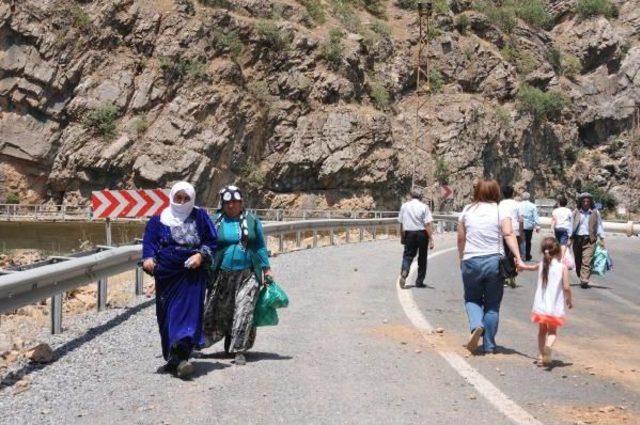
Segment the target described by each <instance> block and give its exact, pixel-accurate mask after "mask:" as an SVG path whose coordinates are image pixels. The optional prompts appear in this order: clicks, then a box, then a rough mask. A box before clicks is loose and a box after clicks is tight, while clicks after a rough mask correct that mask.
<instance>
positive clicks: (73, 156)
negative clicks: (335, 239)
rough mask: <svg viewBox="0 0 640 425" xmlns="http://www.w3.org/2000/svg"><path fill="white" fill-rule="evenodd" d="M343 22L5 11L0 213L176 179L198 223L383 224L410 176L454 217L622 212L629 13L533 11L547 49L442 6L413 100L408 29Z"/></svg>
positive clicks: (632, 99)
mask: <svg viewBox="0 0 640 425" xmlns="http://www.w3.org/2000/svg"><path fill="white" fill-rule="evenodd" d="M311 3H315V2H311ZM343 3H344V2H343ZM346 3H349V2H346ZM352 3H353V4H352V5H350V6H349V8H348V9H339V8H338V6H336V4H337V3H336V2H333V1H330V0H327V1H319V2H317V4H318V5H319V6H318V7H316V8H310V7H309V2H307V1H300V2H295V1H293V0H273V1H271V0H242V1H240V0H229V1H221V0H219V1H208V0H207V1H195V0H194V1H192V0H94V1H82V2H80V1H73V0H47V1H35V0H22V1H9V0H3V1H2V3H1V5H0V108H1V109H0V176H1V177H2V179H0V180H3V181H2V185H3V186H4V187H3V190H1V191H0V198H1V197H3V196H7V194H8V193H10V192H16V193H18V194H19V195H20V196H21V198H22V199H21V200H22V201H23V202H42V201H51V202H83V200H86V199H87V197H88V196H89V194H90V191H91V190H96V189H101V188H105V187H107V188H120V187H157V186H167V185H169V184H171V183H172V182H173V181H175V180H178V179H187V180H190V181H192V182H194V183H195V184H196V186H197V188H198V191H199V193H200V194H201V199H202V200H203V202H204V203H207V204H212V203H214V200H215V194H216V193H217V190H218V189H219V188H220V186H221V185H223V184H226V183H230V182H234V181H235V182H239V183H240V184H242V185H243V186H245V187H247V188H248V189H249V192H251V195H252V198H253V199H252V202H253V203H254V204H256V205H259V206H277V207H287V206H300V207H307V208H310V207H345V208H347V207H349V208H355V207H359V206H360V207H365V208H380V209H382V208H396V207H397V206H398V204H399V202H400V199H401V197H402V196H403V195H405V194H406V192H407V190H408V188H409V186H410V184H411V178H412V175H413V174H414V172H415V176H416V178H417V180H418V183H419V184H421V185H423V186H425V187H427V189H428V192H429V194H430V195H431V196H432V197H433V198H434V200H436V203H438V201H439V200H438V199H437V198H438V193H439V190H438V187H439V182H438V181H441V182H442V181H444V180H448V182H449V183H450V185H451V186H452V187H453V188H454V190H455V199H454V202H453V204H451V205H449V206H451V207H459V206H460V205H462V204H463V203H464V202H465V201H466V200H468V197H469V195H470V193H471V187H472V184H473V182H474V180H475V179H477V178H479V177H482V176H493V177H496V178H498V179H499V180H501V181H502V182H512V183H513V184H514V185H515V186H516V187H517V188H518V189H527V190H530V191H533V192H534V193H535V194H536V195H537V196H538V197H549V196H554V195H556V194H559V193H565V194H567V195H569V196H572V195H574V194H575V192H576V191H578V190H580V189H581V188H583V187H584V186H586V185H595V186H596V187H599V188H601V189H602V190H603V191H608V192H610V193H612V194H613V195H614V196H615V197H617V198H618V199H619V200H620V201H621V202H622V203H624V204H625V205H627V207H628V208H631V209H633V208H636V209H637V208H638V199H639V196H638V195H640V178H639V177H640V176H639V174H640V167H639V165H640V156H639V155H640V152H639V151H640V147H639V146H640V135H639V132H640V130H637V128H636V127H637V125H638V116H639V112H638V111H639V106H640V73H639V70H640V43H639V42H638V36H639V35H640V18H639V16H638V12H637V11H638V10H640V2H639V1H635V0H634V1H627V2H619V3H620V4H619V6H620V7H619V14H618V17H616V18H614V17H610V18H606V17H604V16H595V17H589V18H585V17H581V16H578V15H577V14H576V13H575V12H574V10H575V3H576V2H566V1H550V2H548V3H547V4H546V6H547V11H548V13H549V14H550V16H551V18H552V23H551V25H549V26H548V27H546V28H547V29H542V28H539V27H537V26H535V25H532V24H528V23H527V22H525V21H523V20H522V19H516V20H515V23H514V25H513V27H509V28H505V27H504V25H502V26H501V25H500V22H496V21H495V19H491V17H490V14H488V13H487V12H486V11H484V10H482V9H481V8H478V7H475V6H474V3H472V2H469V1H452V2H449V3H448V4H447V2H444V4H445V6H446V7H444V8H443V7H439V8H436V11H435V13H434V16H433V17H432V19H431V25H432V28H431V30H430V33H429V36H430V37H429V38H430V40H429V44H428V47H427V49H426V50H425V56H424V62H423V64H422V66H424V67H426V66H427V63H426V62H427V61H428V66H429V69H430V71H429V77H430V85H431V91H430V92H429V93H428V94H425V95H417V94H416V92H415V84H416V83H415V79H416V78H415V77H416V75H415V68H416V67H415V57H416V48H417V47H416V45H417V40H418V27H417V24H416V13H415V12H414V11H410V10H403V9H400V8H399V7H398V5H397V4H396V3H395V2H393V1H383V0H380V1H379V2H378V3H379V4H381V5H382V7H383V10H382V13H380V12H376V13H377V14H378V15H379V17H375V16H373V15H372V14H371V13H370V12H369V11H367V10H366V8H365V7H364V6H362V5H360V3H358V2H352ZM365 3H366V2H365ZM365 3H363V4H365ZM404 3H407V2H404ZM366 4H368V3H366ZM305 5H306V6H307V7H306V8H305ZM318 8H319V9H318ZM322 9H324V18H321V16H320V15H319V13H320V12H318V10H320V11H322ZM369 10H371V9H369ZM572 64H573V66H570V65H572ZM524 85H527V86H531V87H535V88H537V89H539V90H541V91H543V92H551V93H562V97H563V99H566V101H565V103H564V106H563V107H562V108H561V112H557V113H553V114H550V115H546V116H540V115H536V114H535V113H534V112H532V110H531V108H529V109H528V108H527V107H526V105H524V106H523V105H522V102H523V101H522V99H521V98H520V97H519V96H518V93H519V92H520V89H521V88H522V87H523V86H524ZM419 103H424V106H423V107H422V108H421V109H420V111H419V113H418V117H419V125H418V133H417V134H418V139H419V141H418V143H417V144H416V143H415V136H416V131H415V127H416V105H418V104H419ZM1 200H2V199H0V201H1Z"/></svg>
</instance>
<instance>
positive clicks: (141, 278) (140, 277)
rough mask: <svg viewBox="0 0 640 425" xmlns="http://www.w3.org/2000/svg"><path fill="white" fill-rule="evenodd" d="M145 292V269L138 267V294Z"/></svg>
mask: <svg viewBox="0 0 640 425" xmlns="http://www.w3.org/2000/svg"><path fill="white" fill-rule="evenodd" d="M143 293H144V271H143V270H142V267H136V295H142V294H143Z"/></svg>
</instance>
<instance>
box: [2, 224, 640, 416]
mask: <svg viewBox="0 0 640 425" xmlns="http://www.w3.org/2000/svg"><path fill="white" fill-rule="evenodd" d="M452 246H453V237H452V236H451V235H449V236H446V237H443V238H440V239H439V240H438V241H437V246H436V252H437V251H440V250H443V249H447V248H450V247H452ZM609 248H610V249H611V251H612V253H613V258H614V261H615V266H616V269H615V271H614V272H613V273H611V274H609V275H607V276H605V278H604V279H598V280H594V283H596V284H597V285H598V286H601V287H596V288H593V289H589V290H582V289H580V288H578V287H575V288H574V292H575V295H574V300H575V301H574V304H575V309H574V310H573V311H571V312H570V314H571V315H570V317H569V321H568V324H567V326H566V329H563V330H562V332H561V334H560V337H559V340H558V343H557V350H555V351H556V353H555V354H556V358H557V361H556V362H555V363H554V365H553V367H552V368H549V369H542V368H538V367H537V366H535V365H533V363H532V362H533V359H534V358H535V355H536V328H535V326H534V325H533V324H531V323H530V322H529V312H530V309H531V302H532V299H533V291H534V278H535V276H534V274H533V273H530V274H527V275H525V276H522V277H521V278H520V279H519V281H520V283H521V286H519V287H518V288H516V289H509V288H506V289H505V299H504V303H503V309H502V312H501V317H502V321H501V325H500V333H499V335H498V343H499V344H500V345H502V346H503V347H504V349H503V350H502V351H503V353H502V354H498V355H492V356H473V357H470V356H468V355H467V353H465V351H464V350H463V348H462V344H463V343H464V342H465V339H466V337H467V325H466V317H465V313H464V310H463V305H462V285H461V279H460V273H459V268H458V262H457V257H456V253H455V252H454V251H448V252H445V253H441V254H438V255H436V256H434V257H433V258H431V259H430V261H429V270H428V275H427V283H428V284H429V285H431V286H433V288H431V289H416V288H409V289H407V290H404V291H401V290H399V289H398V288H397V286H396V279H397V274H398V271H399V270H398V269H399V262H400V255H401V252H402V247H401V246H400V244H399V242H398V241H397V240H390V241H378V242H368V243H362V244H353V245H348V246H337V247H328V248H321V249H316V250H306V251H299V252H295V253H289V254H286V255H282V256H279V257H277V258H275V259H274V260H273V263H274V269H275V272H276V278H277V280H278V281H279V282H280V283H281V285H282V286H283V287H284V288H285V290H286V291H287V292H288V294H289V296H290V298H291V305H290V307H289V308H288V309H286V310H281V313H280V317H281V323H280V325H279V326H277V327H273V328H262V329H260V330H259V333H258V339H257V342H256V346H255V348H254V350H255V351H254V352H252V353H250V354H249V355H248V356H247V361H248V363H247V365H246V366H235V365H233V364H232V363H231V361H230V359H226V358H224V356H222V355H221V354H220V353H219V351H221V350H222V347H220V346H214V347H212V348H210V349H209V350H207V351H205V356H204V357H203V358H199V359H196V360H195V361H194V362H195V364H196V367H197V376H196V377H195V378H194V379H193V380H191V381H188V382H183V381H180V380H178V379H176V378H172V377H171V376H168V375H164V374H159V373H157V372H156V370H157V368H158V367H159V366H161V365H162V364H163V361H162V358H161V356H160V343H159V337H158V333H157V328H156V324H155V316H154V308H153V307H152V306H151V305H150V304H149V303H147V304H141V305H139V306H138V307H136V308H133V309H131V310H130V311H129V312H127V313H125V317H124V318H121V319H113V317H112V316H106V315H103V314H101V315H93V320H94V321H95V322H96V323H95V324H96V326H97V327H98V328H99V329H100V331H99V332H97V333H96V332H93V334H91V333H90V334H91V337H83V336H80V337H78V338H76V339H75V340H72V341H62V340H54V341H55V344H56V345H54V348H57V349H58V353H59V354H61V356H60V358H59V359H58V361H56V362H54V363H52V364H49V365H47V366H46V367H43V368H42V369H38V370H29V374H28V378H29V380H30V386H29V389H28V390H27V391H24V392H22V393H19V394H17V391H16V389H15V388H13V387H8V388H6V389H4V390H3V391H2V392H0V412H2V415H1V417H0V423H2V424H25V423H33V424H39V423H55V424H58V423H73V424H76V423H78V424H83V423H87V424H88V423H90V424H113V423H127V424H128V423H132V424H133V423H135V424H158V423H170V424H175V423H189V424H235V423H238V424H239V423H242V424H278V423H287V424H291V423H305V424H369V423H376V424H380V423H382V424H392V423H393V424H396V423H397V424H426V423H428V424H447V425H455V424H465V425H467V424H469V423H473V424H492V425H495V424H510V423H518V424H520V423H545V424H575V423H580V422H581V421H582V422H583V423H602V424H605V423H606V424H618V423H620V424H638V423H640V416H639V413H638V412H640V401H639V400H640V384H639V383H640V344H639V343H638V340H637V338H638V335H640V324H639V323H638V320H637V319H638V317H639V313H640V291H639V290H638V283H637V282H638V279H637V277H634V274H635V273H636V270H637V266H636V263H637V262H638V259H640V256H639V255H638V254H639V253H640V241H638V240H637V239H633V240H631V239H626V238H612V239H611V240H610V241H609ZM606 294H609V295H606ZM407 303H410V304H411V305H413V306H414V307H416V306H417V308H414V310H411V308H409V309H408V307H407ZM408 311H409V316H408V315H407V312H408ZM412 315H413V316H412ZM410 316H412V317H410ZM417 316H419V318H418V319H419V320H418V322H420V320H423V321H424V322H425V323H426V322H428V323H429V324H431V325H433V327H434V328H438V327H440V328H442V329H440V330H441V331H442V332H441V333H437V332H434V333H429V332H428V331H425V329H424V328H421V329H417V328H416V327H415V325H416V320H417V319H416V317H417ZM114 320H117V322H118V325H117V326H113V324H114V323H113V321H114ZM420 323H421V322H420ZM447 356H448V357H447ZM451 356H453V357H451ZM452 358H453V359H456V360H451V359H452ZM452 362H453V363H452ZM452 365H455V367H454V366H452ZM505 403H506V404H509V406H511V407H509V406H507V407H505ZM505 409H506V410H507V411H512V412H513V411H514V410H513V409H516V412H515V413H514V414H513V415H511V416H506V415H505V413H504V412H505ZM509 409H511V410H509ZM600 410H602V412H601V411H600ZM518 412H519V413H518ZM514 418H515V419H514Z"/></svg>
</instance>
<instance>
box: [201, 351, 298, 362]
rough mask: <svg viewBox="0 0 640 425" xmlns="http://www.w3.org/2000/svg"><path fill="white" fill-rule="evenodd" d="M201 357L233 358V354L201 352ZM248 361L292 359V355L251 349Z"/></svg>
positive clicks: (247, 354) (247, 356) (247, 355)
mask: <svg viewBox="0 0 640 425" xmlns="http://www.w3.org/2000/svg"><path fill="white" fill-rule="evenodd" d="M198 358H201V359H229V360H231V359H233V354H226V353H225V352H224V351H216V352H215V353H209V354H200V355H199V356H198ZM246 358H247V363H252V362H259V361H262V360H291V359H293V357H291V356H281V355H280V354H277V353H265V352H262V351H249V352H248V353H246Z"/></svg>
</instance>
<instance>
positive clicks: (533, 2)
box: [515, 0, 553, 30]
mask: <svg viewBox="0 0 640 425" xmlns="http://www.w3.org/2000/svg"><path fill="white" fill-rule="evenodd" d="M515 11H516V15H517V16H518V17H519V18H520V19H522V20H523V21H525V22H526V23H528V24H529V25H531V26H533V27H537V28H543V29H547V30H548V29H551V28H552V27H553V17H552V16H551V15H550V14H549V13H548V12H547V10H546V7H545V4H544V2H543V1H541V0H517V1H516V3H515Z"/></svg>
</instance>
